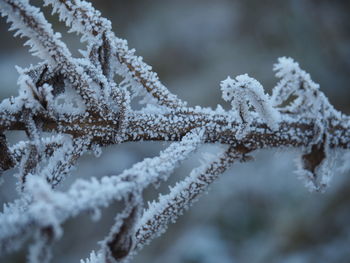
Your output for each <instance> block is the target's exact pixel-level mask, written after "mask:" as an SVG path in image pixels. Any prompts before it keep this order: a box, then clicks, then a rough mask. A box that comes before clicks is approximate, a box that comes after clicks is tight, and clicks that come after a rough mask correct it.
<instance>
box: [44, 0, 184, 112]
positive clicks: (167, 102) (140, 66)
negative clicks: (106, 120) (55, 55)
mask: <svg viewBox="0 0 350 263" xmlns="http://www.w3.org/2000/svg"><path fill="white" fill-rule="evenodd" d="M45 3H46V4H51V5H52V6H53V11H54V12H58V13H59V15H60V19H61V20H64V21H65V22H66V24H67V26H69V27H70V28H71V31H73V32H77V33H78V34H81V35H82V40H83V41H88V43H90V45H89V49H88V51H87V55H88V56H89V57H90V58H91V59H92V60H93V61H94V60H96V59H98V60H99V63H100V64H101V68H102V70H103V71H105V74H106V75H110V74H112V73H110V70H112V69H117V73H118V74H120V75H121V76H122V77H124V78H125V79H126V82H129V83H133V81H136V82H138V83H140V84H141V86H142V87H143V88H144V89H145V90H146V91H147V92H149V93H150V94H151V95H152V96H153V97H154V98H156V99H157V101H158V102H159V104H160V105H164V106H167V107H169V108H172V109H178V108H181V107H184V106H186V103H185V102H183V101H181V100H180V99H178V98H177V96H176V95H174V94H172V93H170V92H169V90H168V89H167V88H166V87H165V86H164V85H163V84H162V83H161V82H160V81H159V78H158V76H157V74H156V73H155V72H153V71H152V67H151V66H149V65H147V64H146V63H145V62H143V59H142V57H138V56H136V55H135V54H134V53H135V50H134V49H131V50H130V49H129V48H128V44H127V41H126V40H123V39H120V38H117V37H116V36H115V35H114V33H113V32H112V31H111V23H110V21H108V20H107V19H105V18H103V17H101V14H100V12H99V11H97V10H95V9H94V8H93V7H92V6H91V4H90V3H88V2H85V1H82V0H61V1H53V0H45ZM108 56H109V57H108ZM115 63H119V64H120V66H118V65H115V66H113V64H115ZM118 68H119V69H118ZM134 86H137V85H134ZM135 88H136V90H137V89H138V88H137V87H135ZM137 92H139V91H137Z"/></svg>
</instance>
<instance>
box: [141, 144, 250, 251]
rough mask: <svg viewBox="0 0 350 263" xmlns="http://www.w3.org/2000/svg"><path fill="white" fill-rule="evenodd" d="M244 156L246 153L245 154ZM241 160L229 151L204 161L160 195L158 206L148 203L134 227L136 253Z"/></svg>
mask: <svg viewBox="0 0 350 263" xmlns="http://www.w3.org/2000/svg"><path fill="white" fill-rule="evenodd" d="M247 152H249V150H248V149H247V151H246V152H245V153H247ZM245 153H244V154H245ZM243 156H244V155H242V153H240V152H237V151H236V150H235V149H234V148H232V147H229V149H227V150H225V151H224V152H223V153H221V154H220V155H219V156H218V157H215V158H212V159H213V160H205V162H206V163H205V164H204V165H202V166H200V167H198V168H196V169H194V170H193V171H192V172H191V174H190V175H189V176H188V177H187V178H186V179H185V180H184V181H182V182H180V183H178V184H176V185H175V186H174V187H173V188H171V189H170V193H169V194H167V195H160V196H159V200H158V202H153V203H150V204H149V207H148V209H147V210H146V211H145V212H144V214H143V216H142V218H141V220H140V221H139V223H138V226H137V227H138V229H137V231H136V249H137V250H140V249H141V248H142V247H143V245H145V244H148V243H149V242H150V241H151V240H152V239H153V238H155V237H157V236H160V235H161V234H162V233H164V232H165V230H166V228H167V226H168V224H169V223H175V221H176V219H177V218H178V217H179V216H180V215H182V214H183V212H184V210H185V209H188V208H189V207H190V206H191V205H192V203H193V202H194V201H196V200H197V198H198V196H200V195H201V194H203V193H204V192H205V191H207V190H208V187H209V186H210V185H211V184H212V183H213V182H214V181H215V180H216V179H217V178H218V176H219V175H220V174H222V173H223V172H225V171H226V170H227V169H228V168H229V167H230V166H231V165H232V163H233V162H234V161H235V160H237V159H238V160H241V159H243V158H244V157H243Z"/></svg>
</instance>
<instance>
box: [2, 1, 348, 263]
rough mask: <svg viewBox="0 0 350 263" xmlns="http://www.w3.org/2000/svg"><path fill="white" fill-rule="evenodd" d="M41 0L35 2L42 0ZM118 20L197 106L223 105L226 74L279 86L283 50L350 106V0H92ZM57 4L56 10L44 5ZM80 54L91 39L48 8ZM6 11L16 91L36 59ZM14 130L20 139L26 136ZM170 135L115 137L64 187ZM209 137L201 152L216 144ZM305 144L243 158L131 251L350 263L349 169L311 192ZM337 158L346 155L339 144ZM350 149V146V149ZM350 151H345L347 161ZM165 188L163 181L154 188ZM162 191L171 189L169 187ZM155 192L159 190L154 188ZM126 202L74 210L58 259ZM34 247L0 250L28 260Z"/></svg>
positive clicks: (205, 261) (8, 76)
mask: <svg viewBox="0 0 350 263" xmlns="http://www.w3.org/2000/svg"><path fill="white" fill-rule="evenodd" d="M40 2H41V1H39V0H36V1H33V3H34V4H40ZM92 2H93V4H94V6H95V7H97V8H98V9H100V10H101V12H102V14H103V15H104V16H106V17H107V18H109V19H110V20H111V21H112V23H113V28H114V30H115V32H116V34H117V35H118V36H119V37H122V38H125V39H127V40H128V41H129V46H130V47H134V48H136V50H137V54H139V55H141V56H143V57H144V60H145V61H146V62H147V63H148V64H150V65H152V66H153V68H154V70H155V71H156V72H158V74H159V76H160V78H161V80H162V82H163V83H164V84H165V85H166V86H167V87H168V88H169V89H170V90H171V91H172V92H174V93H175V94H178V95H179V97H180V98H182V99H184V100H187V101H188V102H189V104H190V105H202V106H212V107H215V106H216V105H217V104H223V105H224V107H226V108H228V105H226V104H225V103H224V102H223V101H222V99H221V94H220V89H219V82H220V81H221V80H223V79H225V78H226V77H227V76H228V75H231V76H235V75H238V74H243V73H248V74H249V75H250V76H252V77H255V78H256V79H258V80H259V81H260V82H261V83H262V84H263V85H264V87H265V89H266V90H267V91H269V92H270V91H271V88H272V87H273V86H274V85H275V83H276V79H275V78H274V74H273V72H272V65H273V63H275V62H276V59H277V58H278V57H280V56H290V57H293V58H294V59H296V60H297V61H298V62H299V63H300V65H301V66H302V68H303V69H305V70H306V71H308V72H309V73H310V74H311V76H312V78H313V80H314V81H316V82H318V83H320V85H321V88H322V90H323V91H324V92H325V94H326V95H327V96H328V97H329V99H330V101H331V103H333V104H334V105H335V107H336V108H337V109H339V110H341V111H343V112H344V113H347V114H349V113H350V99H349V95H350V89H349V83H350V16H349V13H350V1H348V0H336V1H332V0H317V1H316V0H284V1H279V0H266V1H259V0H244V1H243V0H231V1H229V0H216V1H209V0H202V1H198V0H197V1H195V0H178V1H170V0H153V1H141V0H133V1H130V0H129V1H126V0H125V1H121V0H98V1H92ZM45 12H47V13H48V12H49V9H47V8H46V9H45ZM49 19H50V21H52V22H53V24H54V27H55V29H56V30H57V31H60V32H62V33H63V39H64V40H66V41H67V43H69V46H70V47H71V49H72V51H73V53H74V54H75V55H77V56H78V52H77V50H78V49H79V48H83V47H84V45H83V44H81V43H79V41H78V38H77V37H76V36H75V35H71V34H66V33H65V32H66V28H65V27H64V25H62V24H61V23H59V22H58V20H57V17H53V18H52V17H50V18H49ZM7 30H8V25H7V24H6V23H5V20H4V19H1V21H0V36H1V41H0V98H1V99H3V98H5V97H8V96H11V95H16V94H17V86H16V80H17V73H16V70H15V68H14V66H15V65H19V66H22V67H26V66H28V65H29V64H30V63H33V64H35V63H36V62H37V61H38V60H37V59H36V58H34V57H32V56H30V55H29V54H28V52H27V51H28V48H27V47H23V46H22V45H23V42H24V41H23V40H21V39H19V38H13V37H12V33H11V32H8V31H7ZM10 136H12V137H11V138H12V141H13V142H14V141H15V140H17V139H18V138H19V137H21V136H22V134H21V133H17V134H15V135H10ZM166 145H167V144H166V143H130V144H125V145H120V146H117V147H109V148H107V149H105V150H104V151H103V154H102V156H101V157H100V158H98V159H96V158H95V157H94V156H92V155H87V156H85V157H84V158H83V159H82V160H80V161H79V166H78V169H77V170H76V171H74V173H73V175H72V176H71V177H70V178H68V179H67V180H66V182H65V183H64V184H63V185H62V186H61V190H64V189H65V188H67V186H68V185H69V184H70V183H71V182H73V181H74V180H76V178H78V177H82V178H89V177H92V176H95V177H101V176H104V175H108V174H117V173H118V172H120V171H122V170H123V169H125V168H127V167H130V166H131V165H132V164H133V163H135V162H137V161H140V160H142V159H143V158H144V157H150V156H155V155H157V153H158V152H159V150H161V149H163V148H164V147H166ZM215 147H217V146H206V147H204V148H203V149H201V151H200V152H208V151H209V152H215V151H216V148H215ZM297 155H298V151H296V150H291V149H284V150H278V151H272V150H266V151H259V152H257V153H255V154H254V157H255V159H256V160H255V161H254V162H251V163H246V164H237V165H235V166H234V167H233V168H232V169H230V171H228V172H227V173H225V174H224V175H223V176H222V177H221V178H220V180H219V181H218V182H217V183H216V184H214V185H213V186H212V188H211V189H210V191H209V192H208V195H206V196H204V197H202V198H200V200H199V202H197V203H196V204H195V205H194V206H193V207H192V208H191V209H190V211H188V212H186V213H185V215H184V216H183V217H182V218H181V219H180V220H179V221H178V222H177V223H176V224H175V225H171V226H170V227H169V229H168V231H167V232H166V234H164V235H163V236H162V237H160V238H158V239H157V240H154V241H153V242H152V244H151V245H149V246H147V247H146V248H145V249H144V250H143V251H142V252H141V253H140V254H139V255H138V256H136V258H135V260H134V262H140V263H141V262H155V263H162V262H168V263H180V262H181V263H226V262H227V263H229V262H242V263H245V262H247V263H262V262H285V263H304V262H305V263H306V262H307V263H309V262H315V263H316V262H317V263H320V262H327V263H328V262H329V263H333V262H334V263H341V262H344V263H346V262H350V177H349V173H341V172H340V171H339V169H338V168H339V167H340V166H341V165H342V162H338V163H336V165H335V166H334V174H335V176H334V179H333V181H332V184H331V186H330V188H329V189H327V191H326V192H325V193H322V194H321V193H309V192H308V190H307V189H305V188H304V187H303V183H302V182H301V181H300V180H298V179H297V177H296V175H295V174H294V172H293V171H294V170H295V165H294V159H295V158H296V157H297ZM338 155H339V157H340V158H339V159H341V157H342V156H343V155H344V154H343V153H338ZM348 157H349V155H348ZM197 159H200V153H198V154H197V155H196V156H194V157H193V159H191V160H188V161H186V162H185V163H184V165H183V166H181V168H179V169H177V171H176V173H175V174H174V176H173V177H172V179H171V180H170V184H174V183H175V182H176V181H178V180H180V179H181V178H183V177H184V176H186V174H188V173H189V171H190V170H191V168H193V167H194V166H196V165H198V160H197ZM349 161H350V158H348V159H347V160H345V161H343V162H349ZM15 172H16V171H11V172H7V173H6V174H5V180H4V181H5V182H4V183H3V184H2V186H1V191H0V202H1V204H3V203H5V202H8V201H11V200H13V198H15V197H16V191H15V190H14V188H15V182H16V180H15V179H14V176H13V173H15ZM157 191H159V189H158V190H157ZM160 191H161V192H163V193H166V192H167V187H161V188H160ZM145 196H146V198H147V199H152V198H155V197H156V196H157V195H156V191H155V190H153V189H150V190H148V191H147V192H146V193H145ZM119 208H120V206H118V204H116V205H115V206H113V207H110V208H109V209H106V210H104V211H103V216H102V219H101V220H99V221H98V222H93V221H92V220H91V219H90V217H89V216H88V215H81V216H79V217H77V218H74V219H72V220H69V221H68V222H67V223H66V224H65V225H64V231H65V235H64V237H63V239H62V240H61V241H59V242H58V243H57V245H56V246H55V250H54V253H55V255H54V258H55V259H54V262H67V263H69V262H79V259H81V258H86V257H87V256H88V255H89V253H90V251H91V250H92V249H98V245H97V241H99V240H101V239H103V237H104V236H105V235H106V234H107V233H108V229H109V227H110V226H111V224H112V222H113V217H114V216H115V213H116V212H117V211H118V209H119ZM25 252H26V250H25V249H23V251H21V252H20V253H17V254H13V255H7V256H1V257H0V261H1V262H23V261H25V255H26V253H25Z"/></svg>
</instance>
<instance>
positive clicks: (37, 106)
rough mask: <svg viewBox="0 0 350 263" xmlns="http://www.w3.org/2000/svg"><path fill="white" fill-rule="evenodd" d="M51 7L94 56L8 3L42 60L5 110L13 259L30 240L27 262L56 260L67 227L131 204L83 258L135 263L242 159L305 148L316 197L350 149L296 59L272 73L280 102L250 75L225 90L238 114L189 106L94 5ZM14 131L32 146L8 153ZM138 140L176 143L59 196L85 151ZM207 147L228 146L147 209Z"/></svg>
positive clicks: (2, 2)
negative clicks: (152, 189)
mask: <svg viewBox="0 0 350 263" xmlns="http://www.w3.org/2000/svg"><path fill="white" fill-rule="evenodd" d="M43 2H44V4H45V5H50V6H51V7H52V9H53V13H58V14H59V17H60V19H61V20H62V21H64V22H65V23H66V25H67V27H69V28H70V31H71V32H76V33H77V34H78V35H80V36H81V40H82V42H84V43H86V50H85V51H82V52H81V57H79V58H75V57H73V56H72V54H71V52H70V51H69V49H68V47H67V46H66V45H65V43H63V42H62V41H61V39H60V34H59V33H56V32H54V30H53V29H52V26H51V24H50V23H48V22H47V20H46V19H45V17H44V15H43V13H42V12H41V10H40V9H39V8H37V7H34V6H32V5H31V4H30V3H29V2H28V0H0V11H1V13H2V15H3V16H5V17H7V21H8V22H9V23H11V28H10V29H11V30H14V31H15V35H19V36H21V37H25V38H27V39H28V41H27V42H26V45H29V46H30V51H31V52H32V54H33V55H35V56H38V57H39V58H40V59H41V60H42V61H41V62H40V63H39V64H37V65H35V66H30V67H28V68H25V69H20V68H18V73H19V78H18V85H19V95H18V96H17V97H11V98H8V99H5V100H3V101H2V102H1V104H0V109H1V110H0V151H1V159H0V172H3V171H6V170H10V169H14V168H17V169H18V172H17V173H16V177H17V179H18V183H17V186H18V187H17V191H18V194H19V196H20V198H19V199H18V200H14V201H13V202H12V203H8V204H6V205H5V206H4V209H3V212H2V213H1V214H0V253H8V252H13V251H16V250H18V249H19V248H21V247H22V246H23V245H24V244H25V242H26V241H28V240H30V246H29V255H28V261H29V262H31V263H36V262H40V263H41V262H49V261H50V259H51V257H52V256H53V255H52V253H51V248H52V246H53V245H54V243H55V241H57V240H58V239H59V238H61V237H62V235H63V231H62V227H61V226H62V224H63V223H64V222H65V221H66V220H68V219H69V218H72V217H75V216H77V215H79V214H81V213H84V212H91V211H93V212H94V214H95V215H96V218H95V219H96V220H97V219H98V215H99V210H100V209H101V208H103V207H106V206H109V205H111V204H112V203H113V202H116V201H121V202H123V203H124V208H123V209H122V211H120V212H119V213H118V214H117V215H116V217H115V223H114V225H113V226H111V230H110V232H109V233H108V234H107V235H106V237H105V238H104V240H102V241H101V242H100V249H99V251H96V252H95V251H93V252H92V253H91V255H90V257H89V258H88V259H86V260H85V261H82V262H99V263H102V262H124V261H128V260H130V259H131V258H132V256H133V255H134V254H135V253H136V252H137V251H139V250H140V249H142V247H143V246H144V245H145V244H148V243H149V242H150V241H151V240H152V239H153V238H156V237H158V236H159V235H160V234H162V233H163V232H164V231H165V230H166V228H167V226H168V224H169V223H171V222H175V221H176V219H177V218H178V217H179V216H180V215H181V214H182V213H183V211H184V210H185V209H187V208H188V207H190V206H191V204H192V203H193V202H194V201H195V200H197V198H198V197H199V196H200V195H201V194H202V193H203V192H206V191H207V189H208V187H209V186H210V185H211V184H212V183H213V182H214V181H215V180H216V179H217V178H218V177H219V176H220V175H221V174H222V173H223V172H225V171H226V170H227V169H228V168H229V167H230V166H231V165H232V164H233V163H234V162H235V161H238V162H240V161H248V160H250V159H251V158H250V157H249V156H248V155H247V154H249V153H250V152H252V151H255V150H257V149H265V148H287V147H289V148H297V149H300V152H301V154H300V156H301V157H300V159H299V160H298V170H297V171H298V173H299V174H300V175H302V176H303V177H304V178H305V179H306V184H307V186H308V187H309V188H310V189H311V190H316V191H320V190H323V189H324V188H325V187H326V186H327V185H328V183H329V180H330V178H331V167H330V166H331V164H332V162H333V160H332V159H331V158H330V156H331V155H334V154H330V153H331V152H335V151H338V150H348V149H349V148H350V130H349V126H350V122H349V117H348V116H345V115H343V114H341V113H340V112H338V111H336V110H335V109H334V108H333V107H332V105H331V104H330V103H329V101H328V99H327V98H326V97H325V95H324V94H323V93H322V92H321V91H320V90H319V86H318V85H317V84H316V83H314V82H313V81H312V80H311V77H310V76H309V74H307V73H306V72H305V71H303V70H302V69H300V67H299V65H298V64H297V63H296V62H294V61H293V60H292V59H291V58H280V59H279V61H278V64H276V65H275V67H274V69H275V71H276V76H277V77H278V78H280V81H279V83H278V84H277V86H276V87H275V88H274V90H273V94H272V96H269V95H268V94H266V93H265V92H264V89H263V87H262V85H261V84H260V83H259V82H258V81H257V80H255V79H253V78H251V77H249V76H248V75H241V76H237V77H236V78H234V79H231V78H230V77H228V78H227V79H226V80H224V81H222V82H221V89H222V92H223V99H224V100H225V101H229V102H230V103H231V106H232V109H231V110H228V111H225V110H223V109H222V107H218V108H217V109H216V110H213V109H210V108H202V107H199V106H196V107H189V106H187V103H186V102H185V101H183V100H181V99H179V98H178V97H177V96H176V95H174V94H172V93H171V92H170V91H169V90H168V89H167V88H166V87H165V86H164V85H163V84H162V83H161V82H160V80H159V78H158V76H157V74H156V73H155V72H153V71H152V68H151V67H150V66H149V65H147V64H146V63H145V62H143V60H142V57H138V56H137V55H135V50H133V49H129V48H128V45H127V42H126V41H125V40H122V39H120V38H118V37H117V36H115V34H114V33H113V32H112V31H111V23H110V22H109V21H108V20H107V19H105V18H103V17H101V15H100V12H99V11H97V10H95V9H94V8H93V7H92V5H91V4H90V3H88V2H85V1H82V0H60V1H56V0H44V1H43ZM116 75H118V76H119V78H116V77H115V76H116ZM116 79H119V80H120V81H116ZM136 96H138V97H140V96H142V97H143V99H142V101H143V103H146V105H144V107H143V108H142V109H141V110H137V111H136V110H134V109H133V108H132V107H131V100H133V99H134V98H135V97H136ZM16 130H21V131H24V132H25V133H26V135H27V140H26V141H18V142H17V143H15V144H14V145H11V146H10V145H9V144H8V142H7V138H6V136H7V135H8V134H9V133H10V132H11V131H16ZM5 132H6V133H5ZM48 134H50V136H48ZM137 141H169V142H171V144H170V145H169V146H168V148H166V149H165V150H163V151H162V152H160V154H159V156H157V157H154V158H146V159H144V160H143V161H141V162H139V163H136V164H135V165H133V166H132V167H131V168H129V169H126V170H124V171H123V172H122V173H121V174H119V175H111V176H103V177H102V178H100V179H95V178H90V179H89V178H86V179H78V180H76V181H75V182H74V183H73V184H72V185H71V186H70V187H69V189H68V190H67V191H65V192H64V191H58V190H57V189H56V186H57V185H59V184H60V183H61V182H62V181H63V180H64V179H65V178H66V177H67V176H68V175H69V174H70V173H71V171H72V169H73V168H74V167H76V163H77V160H78V159H79V158H80V157H81V156H82V155H84V154H85V153H87V152H93V153H95V155H96V156H97V157H98V156H99V155H100V154H101V151H102V148H103V147H106V146H108V145H115V144H121V143H125V142H137ZM209 143H211V144H213V143H216V144H221V145H222V153H221V154H219V155H218V156H210V157H209V158H207V159H206V160H205V161H204V163H203V164H202V165H201V166H200V167H198V168H195V169H194V170H193V171H192V172H191V173H190V174H189V175H188V176H187V177H185V179H184V180H183V181H181V182H179V183H177V184H176V185H175V186H174V187H171V188H170V192H169V193H168V194H164V195H160V196H159V198H158V200H154V201H153V202H151V203H149V205H148V207H147V208H146V209H144V201H143V196H142V192H143V191H144V189H145V188H147V187H149V186H150V185H159V184H160V183H163V182H165V181H166V180H167V179H168V178H169V176H170V175H171V173H172V172H173V171H174V169H175V168H176V167H177V166H178V165H179V164H181V162H182V161H184V160H185V159H188V158H190V155H191V153H193V152H194V151H196V150H197V149H198V148H199V147H200V146H201V145H202V144H209Z"/></svg>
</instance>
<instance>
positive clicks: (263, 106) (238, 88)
mask: <svg viewBox="0 0 350 263" xmlns="http://www.w3.org/2000/svg"><path fill="white" fill-rule="evenodd" d="M220 85H221V91H222V98H223V99H224V100H225V101H229V102H230V103H231V105H232V109H233V110H234V111H235V112H236V113H237V114H238V116H239V117H240V119H241V122H242V132H241V135H240V136H239V137H243V136H244V135H245V134H246V133H247V131H248V130H249V126H250V125H251V124H252V122H253V119H254V118H253V113H252V111H251V107H253V108H254V110H255V111H256V113H257V114H258V115H259V117H260V118H262V119H263V121H264V122H265V123H266V124H267V126H268V127H269V128H270V129H271V130H276V129H277V128H278V122H279V118H280V117H279V113H278V111H277V110H276V109H274V108H273V106H272V104H271V102H270V98H269V96H268V95H267V94H265V93H264V89H263V87H262V85H261V84H260V83H259V82H258V81H257V80H255V79H253V78H251V77H249V76H248V75H247V74H244V75H239V76H237V77H236V78H235V79H231V78H230V77H227V79H225V80H223V81H222V82H221V84H220Z"/></svg>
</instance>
